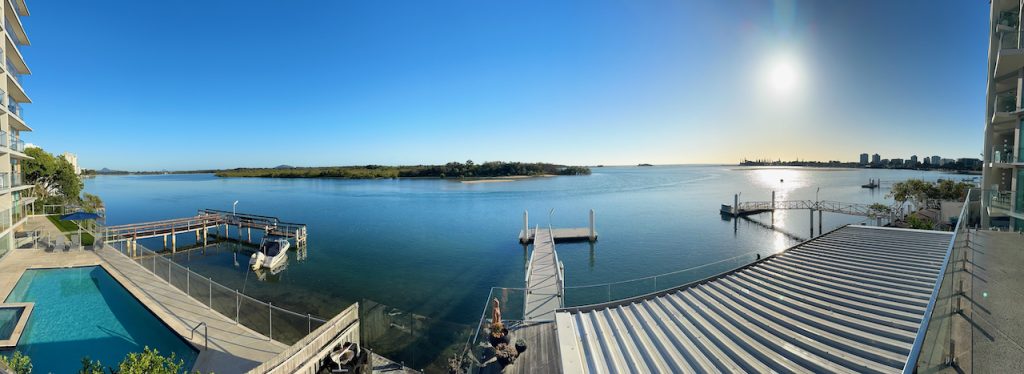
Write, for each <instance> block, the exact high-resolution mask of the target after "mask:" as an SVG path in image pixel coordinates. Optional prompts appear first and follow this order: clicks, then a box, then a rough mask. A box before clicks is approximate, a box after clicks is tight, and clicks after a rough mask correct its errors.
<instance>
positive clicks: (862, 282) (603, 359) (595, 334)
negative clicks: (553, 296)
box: [556, 226, 950, 373]
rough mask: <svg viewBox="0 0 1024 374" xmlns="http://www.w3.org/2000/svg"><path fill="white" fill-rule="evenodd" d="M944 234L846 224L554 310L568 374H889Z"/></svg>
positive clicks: (923, 297) (934, 271)
mask: <svg viewBox="0 0 1024 374" xmlns="http://www.w3.org/2000/svg"><path fill="white" fill-rule="evenodd" d="M949 240H950V233H945V232H936V231H918V230H903V229H886V228H877V227H863V226H848V227H844V228H841V229H839V230H836V231H833V232H831V233H828V234H826V235H823V236H821V237H818V238H816V239H814V240H811V241H808V242H806V243H804V244H801V245H799V246H797V247H794V248H792V249H789V250H787V251H785V252H783V253H781V254H779V255H777V256H774V257H771V258H768V259H766V260H764V261H761V262H759V263H757V264H755V265H751V266H748V267H746V268H743V269H740V270H738V271H734V272H731V273H729V274H726V275H724V276H721V277H717V278H715V279H712V280H709V281H707V282H703V283H700V284H697V285H692V286H688V287H682V288H679V289H676V290H672V291H668V292H663V293H660V294H657V295H652V296H648V297H645V298H638V299H634V300H626V301H622V302H620V303H613V304H605V305H602V306H595V307H589V308H587V307H585V308H579V309H576V310H572V311H559V312H558V315H557V316H556V322H557V324H558V330H559V335H558V336H559V344H560V354H561V356H562V369H563V371H564V372H566V373H577V372H584V373H679V372H771V371H776V372H795V373H798V372H799V373H821V372H835V373H846V372H849V373H853V372H856V373H865V372H868V373H871V372H874V373H893V372H899V371H901V370H902V369H903V366H904V364H905V362H906V360H907V356H908V355H909V352H910V349H911V346H912V345H913V342H914V338H915V336H916V334H917V331H918V328H919V327H920V325H921V318H922V316H923V314H924V311H925V308H926V307H927V304H928V301H929V299H930V297H931V292H932V288H933V286H934V284H935V281H936V279H937V277H938V273H939V269H940V267H941V266H942V261H943V257H944V255H945V252H946V248H947V246H948V245H949Z"/></svg>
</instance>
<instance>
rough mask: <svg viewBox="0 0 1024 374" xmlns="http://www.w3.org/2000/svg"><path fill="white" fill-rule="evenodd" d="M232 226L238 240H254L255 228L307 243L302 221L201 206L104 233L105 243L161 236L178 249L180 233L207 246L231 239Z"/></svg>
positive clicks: (110, 228)
mask: <svg viewBox="0 0 1024 374" xmlns="http://www.w3.org/2000/svg"><path fill="white" fill-rule="evenodd" d="M231 227H234V228H235V233H236V236H235V237H234V239H237V240H239V241H248V242H253V240H252V231H253V229H256V230H257V232H258V233H259V232H262V235H263V237H267V236H278V237H283V238H287V239H289V240H290V241H292V242H294V244H295V246H296V247H297V248H301V247H304V246H305V245H306V238H307V235H308V233H307V231H306V225H305V224H302V223H292V222H283V221H281V220H280V219H278V218H277V217H271V216H262V215H256V214H247V213H235V212H228V211H223V210H216V209H200V210H199V211H198V213H197V214H196V215H195V216H192V217H184V218H174V219H166V220H160V221H151V222H140V223H131V224H125V225H115V226H106V227H104V228H103V230H102V233H101V236H102V240H103V242H105V243H117V242H126V243H127V245H128V246H129V247H134V245H135V242H137V241H138V240H139V239H146V238H156V237H162V238H163V239H164V247H165V248H166V247H167V244H168V239H170V249H171V251H172V252H174V251H177V236H178V235H180V234H194V235H195V237H196V243H197V244H198V243H202V244H203V246H206V245H207V242H208V240H209V238H210V237H211V236H212V237H220V238H232V236H231ZM211 231H212V232H211ZM243 233H244V235H245V236H244V237H243Z"/></svg>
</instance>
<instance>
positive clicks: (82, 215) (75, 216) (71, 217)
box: [60, 212, 100, 245]
mask: <svg viewBox="0 0 1024 374" xmlns="http://www.w3.org/2000/svg"><path fill="white" fill-rule="evenodd" d="M98 218H100V215H99V214H96V213H89V212H74V213H71V214H65V215H63V216H61V217H60V220H61V221H88V220H90V219H98ZM78 244H79V245H81V244H82V225H81V224H79V225H78Z"/></svg>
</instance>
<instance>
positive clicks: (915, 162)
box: [910, 155, 917, 165]
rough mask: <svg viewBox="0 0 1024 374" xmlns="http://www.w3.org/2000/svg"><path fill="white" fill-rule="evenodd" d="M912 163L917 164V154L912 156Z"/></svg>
mask: <svg viewBox="0 0 1024 374" xmlns="http://www.w3.org/2000/svg"><path fill="white" fill-rule="evenodd" d="M910 163H911V164H914V165H917V155H913V156H910Z"/></svg>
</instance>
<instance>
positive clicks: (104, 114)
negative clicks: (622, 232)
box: [22, 0, 989, 170]
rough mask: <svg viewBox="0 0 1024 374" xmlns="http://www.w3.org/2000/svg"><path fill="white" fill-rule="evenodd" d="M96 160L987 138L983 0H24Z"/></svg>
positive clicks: (890, 144) (35, 68) (39, 58)
mask: <svg viewBox="0 0 1024 374" xmlns="http://www.w3.org/2000/svg"><path fill="white" fill-rule="evenodd" d="M28 5H29V9H30V11H31V12H32V16H31V17H26V18H25V19H24V23H25V25H26V28H27V29H28V33H29V37H30V39H31V42H32V46H28V47H23V48H22V51H23V54H24V55H25V57H26V60H27V61H28V64H29V67H30V68H31V69H32V72H33V76H32V77H29V78H28V80H27V83H26V91H27V92H28V94H29V96H30V97H31V98H32V99H33V101H34V103H33V104H31V105H28V106H27V107H26V110H25V112H26V120H27V121H28V123H29V124H30V125H31V126H33V128H35V129H36V132H34V133H31V134H26V135H25V139H26V140H27V141H28V142H31V143H34V144H37V145H40V146H42V147H43V148H45V149H47V150H49V151H51V152H63V151H71V152H74V153H77V154H78V155H79V160H80V163H81V165H82V166H83V167H86V168H102V167H107V168H111V169H127V170H161V169H168V170H180V169H198V168H228V167H241V166H276V165H279V164H289V165H301V166H315V165H357V164H369V163H373V164H419V163H443V162H446V161H454V160H460V161H462V160H466V159H473V160H475V161H478V162H479V161H488V160H508V161H547V162H556V163H567V164H608V165H613V164H636V163H640V162H649V163H735V162H738V161H741V160H742V159H743V158H745V157H746V158H760V157H770V158H782V159H793V158H802V159H821V160H826V159H838V160H844V161H853V160H856V157H857V155H858V154H860V153H861V152H868V153H876V152H877V153H880V154H882V156H883V157H884V158H893V157H903V158H907V157H909V156H910V155H912V154H917V155H919V156H926V155H933V154H937V155H941V156H943V157H951V158H955V157H977V156H978V154H979V153H980V152H981V144H982V134H983V126H984V100H985V98H984V95H985V70H986V64H987V48H988V47H987V46H988V39H987V38H988V34H987V28H988V20H987V16H988V7H989V5H988V2H985V1H954V0H943V1H937V2H936V1H888V0H884V1H883V0H871V1H795V2H793V1H776V2H772V1H738V0H723V1H718V0H716V1H679V0H677V1H658V0H655V1H622V0H616V1H602V0H586V1H549V0H543V1H532V0H528V1H522V0H516V1H479V0H473V1H444V2H441V1H397V0H389V1H360V2H357V1H326V0H324V1H307V0H303V1H283V0H278V1H260V0H247V1H140V0H119V1H112V0H95V1H34V0H29V1H28Z"/></svg>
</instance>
